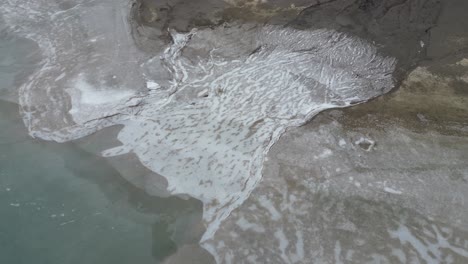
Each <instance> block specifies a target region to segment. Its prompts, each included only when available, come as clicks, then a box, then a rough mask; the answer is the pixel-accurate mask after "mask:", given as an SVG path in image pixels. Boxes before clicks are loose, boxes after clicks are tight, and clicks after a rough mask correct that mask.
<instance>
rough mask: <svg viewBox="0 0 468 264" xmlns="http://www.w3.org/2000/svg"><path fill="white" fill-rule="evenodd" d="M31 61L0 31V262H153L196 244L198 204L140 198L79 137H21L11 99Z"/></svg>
mask: <svg viewBox="0 0 468 264" xmlns="http://www.w3.org/2000/svg"><path fill="white" fill-rule="evenodd" d="M38 56H39V55H38V53H37V51H36V50H35V46H34V45H33V44H32V43H31V42H29V41H27V40H25V39H20V38H16V37H15V36H11V35H7V34H4V33H2V34H0V97H1V98H2V99H4V100H0V128H1V129H0V215H1V220H0V263H18V264H19V263H37V264H41V263H44V264H52V263H102V264H104V263H112V264H116V263H159V262H161V260H163V259H164V258H165V257H167V256H168V255H171V254H173V253H175V252H176V251H177V249H178V248H181V247H184V246H185V247H186V246H187V245H196V244H197V242H198V239H199V235H200V234H198V233H197V232H191V231H190V230H192V229H193V228H191V227H193V226H196V225H197V223H199V222H200V221H201V213H202V204H201V203H200V202H199V201H197V200H194V199H182V198H177V197H169V198H160V197H157V196H149V195H147V194H146V193H145V192H144V191H143V190H141V189H139V188H137V187H135V186H134V185H132V184H129V183H128V182H127V181H126V180H124V179H123V178H122V176H121V175H120V173H119V171H117V170H116V169H115V168H114V167H113V166H111V165H110V163H109V162H108V160H106V159H104V158H101V157H98V156H96V155H94V154H92V153H90V152H88V151H86V150H85V149H84V148H83V147H82V146H83V145H86V139H84V140H82V141H81V142H80V144H78V143H76V142H71V143H66V144H57V143H52V142H45V141H41V140H35V139H33V138H31V137H30V136H29V135H28V134H27V131H26V129H25V127H24V125H23V122H22V120H21V118H20V115H19V110H18V105H17V104H15V103H12V102H11V101H15V93H16V92H17V89H18V85H19V83H20V82H21V80H22V79H23V78H25V77H26V76H27V74H28V73H29V72H31V71H32V70H33V69H34V66H35V65H34V64H35V63H36V61H38V60H37V57H38ZM5 99H6V100H9V101H10V102H9V101H6V100H5ZM88 143H89V142H88Z"/></svg>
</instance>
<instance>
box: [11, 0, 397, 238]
mask: <svg viewBox="0 0 468 264" xmlns="http://www.w3.org/2000/svg"><path fill="white" fill-rule="evenodd" d="M25 2H26V3H29V2H31V3H37V2H41V3H42V2H48V1H13V0H8V1H7V2H6V4H2V8H3V7H5V8H4V10H6V11H4V13H5V14H4V17H5V18H6V21H7V22H9V23H10V25H12V24H13V23H19V25H21V26H20V27H21V28H14V29H13V30H15V31H16V32H17V33H20V34H23V35H25V36H26V37H29V38H31V39H33V40H35V41H36V42H37V43H38V44H39V46H40V47H41V49H43V51H44V55H45V59H44V67H43V68H42V69H41V70H40V71H38V73H37V74H36V75H35V76H34V77H33V79H32V80H31V82H29V83H27V84H25V86H24V87H23V88H22V90H21V91H20V99H21V98H22V99H21V100H20V102H21V106H22V107H23V110H24V111H23V114H24V117H25V121H26V124H27V126H28V128H29V129H30V132H31V134H32V135H34V136H38V137H41V138H44V139H52V140H57V141H66V140H70V139H74V138H78V137H82V136H84V135H87V134H89V133H92V132H94V131H96V130H97V129H100V128H102V127H104V126H109V125H113V124H122V125H124V128H123V129H122V131H121V132H120V134H119V136H118V139H119V140H120V141H121V142H122V145H121V146H119V147H116V148H112V149H109V150H106V151H104V153H103V154H104V155H105V156H113V155H121V154H124V153H128V152H133V153H135V154H136V155H137V156H138V157H139V159H140V161H141V162H142V163H143V164H144V165H145V166H147V167H148V168H150V169H151V170H153V171H155V172H157V173H159V174H161V175H163V176H164V177H166V178H167V180H168V183H169V187H168V188H169V190H170V191H171V192H172V193H174V194H176V193H184V194H189V195H191V196H193V197H195V198H198V199H200V200H202V201H203V202H204V219H205V221H206V223H207V232H206V233H205V235H204V238H203V239H207V238H210V237H212V235H213V234H214V232H215V231H216V229H217V227H218V226H219V224H220V223H221V222H222V220H223V219H225V218H226V217H227V216H228V215H229V214H230V212H231V211H232V210H233V209H235V208H236V207H237V206H239V205H240V204H241V203H242V202H243V201H244V200H245V199H246V198H247V197H248V195H249V194H250V192H251V191H252V190H253V189H254V187H255V186H256V184H257V183H258V181H259V180H260V179H261V172H262V164H263V159H264V157H265V155H266V153H267V152H268V150H269V148H270V147H271V146H272V144H274V143H275V142H276V141H277V140H278V138H279V137H280V136H281V134H282V133H283V132H284V131H285V130H286V129H287V128H288V127H292V126H299V125H301V124H304V123H305V122H307V121H308V120H310V119H311V118H312V117H313V116H314V115H316V114H317V113H318V112H320V111H322V110H324V109H328V108H333V107H345V106H349V105H352V104H355V103H359V102H363V101H366V100H369V99H370V98H373V97H375V96H378V95H381V94H383V93H385V92H387V91H389V90H390V89H391V88H392V87H393V80H392V73H393V70H394V64H395V63H394V60H393V59H391V58H386V57H384V56H381V55H379V54H378V51H377V49H376V48H375V47H374V46H373V45H372V44H370V43H368V42H366V41H364V40H361V39H358V38H355V37H351V36H348V35H345V34H342V33H338V32H335V31H332V30H325V29H324V30H315V31H299V30H294V29H291V28H282V27H277V26H258V25H225V26H221V27H217V28H215V29H203V30H193V31H191V32H190V33H186V34H181V33H177V32H171V36H172V39H173V43H172V44H171V45H170V46H168V47H167V49H166V50H164V51H161V53H160V54H158V55H157V56H154V57H152V58H148V55H145V54H143V53H142V52H140V51H139V50H138V49H137V48H136V47H135V45H134V44H133V40H132V39H131V38H130V37H129V36H130V33H129V30H128V25H127V22H126V16H127V12H126V11H125V10H126V8H128V7H129V5H128V3H126V1H120V2H119V1H100V2H99V3H97V1H96V2H95V1H88V2H84V1H76V3H75V4H76V5H72V7H70V8H68V9H67V10H66V11H60V10H56V13H52V14H50V12H51V10H54V8H59V5H57V4H53V3H42V4H44V5H45V6H47V8H45V7H44V6H41V5H40V4H37V5H36V4H31V6H30V7H28V8H26V6H27V4H24V3H25ZM14 5H16V6H23V8H24V9H20V10H21V11H18V10H17V9H13V6H14ZM34 7H37V8H34ZM21 12H24V13H23V14H21ZM41 12H42V13H41ZM62 12H65V13H62ZM43 13H44V14H43ZM29 14H31V16H29ZM65 14H66V15H65ZM38 18H39V19H40V21H41V23H43V25H42V27H41V28H39V27H38V26H37V25H36V23H32V22H31V21H29V22H28V19H32V20H37V19H38ZM97 18H99V20H96V19H97ZM93 19H94V22H95V23H92V22H90V21H93ZM101 20H102V21H103V23H96V22H100V21H101ZM106 21H107V22H106ZM50 32H53V33H50ZM77 36H78V37H77ZM145 83H146V87H142V84H145Z"/></svg>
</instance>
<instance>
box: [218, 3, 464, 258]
mask: <svg viewBox="0 0 468 264" xmlns="http://www.w3.org/2000/svg"><path fill="white" fill-rule="evenodd" d="M445 4H446V5H444V6H443V8H442V10H443V11H442V13H441V16H440V17H439V18H438V20H437V21H435V26H434V27H431V29H429V31H428V33H429V35H430V37H429V39H430V40H429V42H424V45H425V47H426V48H427V54H426V53H425V51H426V50H423V51H421V52H420V54H421V55H419V56H420V58H422V59H423V60H422V61H421V62H419V63H418V66H417V67H416V68H415V69H414V70H412V71H411V72H410V73H409V74H408V75H407V77H406V78H405V79H404V80H403V81H402V84H401V86H400V87H399V88H398V89H396V90H395V91H393V92H392V93H390V94H388V95H385V96H382V97H380V98H377V99H375V100H373V101H371V102H368V103H364V104H361V105H358V106H355V107H351V108H348V109H344V110H331V111H327V112H324V113H322V114H320V115H318V116H317V117H316V118H315V119H314V120H312V121H311V122H310V123H309V124H307V125H305V126H303V127H300V128H297V129H291V130H290V131H289V132H287V133H286V134H284V135H283V137H282V138H281V139H280V141H279V142H278V143H277V144H276V145H275V146H273V147H272V149H271V150H270V152H269V155H268V161H266V163H265V166H264V171H263V178H262V181H261V182H260V184H259V185H258V187H257V188H256V189H255V190H254V191H253V192H252V194H251V195H250V197H249V199H248V200H247V201H246V202H245V203H244V204H243V205H242V206H241V207H239V208H238V209H237V210H235V211H234V212H233V213H232V214H231V216H230V218H228V220H227V221H226V222H225V224H224V225H223V226H222V228H221V229H220V230H219V231H218V232H217V234H216V236H215V238H214V240H213V241H212V244H213V246H214V248H215V250H213V251H216V252H218V253H219V254H218V255H217V256H216V257H217V259H218V261H220V262H223V263H229V262H230V263H237V262H239V261H241V259H242V261H244V262H246V263H256V262H269V263H465V262H466V261H467V258H468V226H467V225H466V221H465V220H466V219H468V206H467V204H466V199H467V198H468V197H467V193H468V164H467V163H466V157H467V156H468V94H467V93H466V91H467V89H468V83H467V82H466V79H465V78H466V74H467V73H468V67H467V66H468V64H467V63H466V62H467V60H466V59H465V58H466V57H468V54H467V53H466V52H465V53H464V51H463V50H462V49H460V47H458V46H454V45H452V44H451V41H446V40H454V39H457V40H458V41H463V39H464V38H466V36H468V32H467V30H466V29H465V28H463V29H462V28H460V27H459V26H458V22H455V21H466V19H464V18H463V16H462V15H458V16H457V15H456V14H459V13H460V12H458V11H453V10H452V9H454V8H457V7H458V8H462V7H463V6H464V5H465V3H464V2H462V1H459V2H457V3H450V4H447V2H445ZM457 4H458V5H457ZM465 10H467V9H466V8H465ZM448 21H452V22H448ZM439 23H440V24H439ZM442 28H445V29H447V30H444V29H442ZM448 28H450V29H448ZM440 31H443V32H444V34H446V35H444V36H443V37H442V36H441V34H440ZM232 249H235V250H232Z"/></svg>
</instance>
